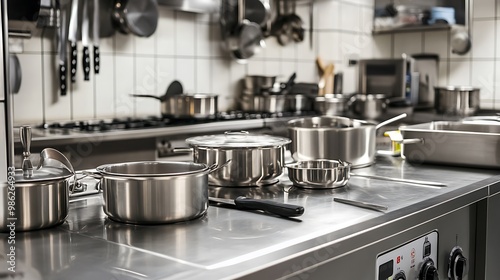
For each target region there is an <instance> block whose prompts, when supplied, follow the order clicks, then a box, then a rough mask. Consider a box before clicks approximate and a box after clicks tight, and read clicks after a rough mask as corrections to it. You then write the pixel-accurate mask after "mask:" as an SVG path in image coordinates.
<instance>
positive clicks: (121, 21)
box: [112, 0, 159, 37]
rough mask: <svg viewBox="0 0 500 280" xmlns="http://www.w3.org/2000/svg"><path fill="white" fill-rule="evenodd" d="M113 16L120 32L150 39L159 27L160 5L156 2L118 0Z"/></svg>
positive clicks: (147, 0) (150, 0) (154, 0)
mask: <svg viewBox="0 0 500 280" xmlns="http://www.w3.org/2000/svg"><path fill="white" fill-rule="evenodd" d="M112 15H113V22H114V25H115V28H116V29H118V31H119V32H121V33H123V34H129V33H132V34H134V35H136V36H139V37H149V36H151V35H153V33H154V32H155V31H156V27H157V26H158V18H159V12H158V3H157V2H156V0H116V2H115V6H114V10H113V13H112Z"/></svg>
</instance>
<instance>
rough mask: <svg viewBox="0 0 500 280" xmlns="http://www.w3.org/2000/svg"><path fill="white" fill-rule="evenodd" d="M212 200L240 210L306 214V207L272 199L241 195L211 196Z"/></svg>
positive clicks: (279, 213) (295, 215) (282, 214)
mask: <svg viewBox="0 0 500 280" xmlns="http://www.w3.org/2000/svg"><path fill="white" fill-rule="evenodd" d="M209 200H210V201H211V202H216V203H220V204H228V205H234V206H236V208H237V209H240V210H261V211H264V212H268V213H271V214H275V215H278V216H282V217H287V218H290V217H298V216H300V215H302V214H304V207H302V206H300V205H293V204H286V203H281V202H276V201H272V200H261V199H253V198H247V197H244V196H239V197H237V198H235V199H226V198H215V197H209Z"/></svg>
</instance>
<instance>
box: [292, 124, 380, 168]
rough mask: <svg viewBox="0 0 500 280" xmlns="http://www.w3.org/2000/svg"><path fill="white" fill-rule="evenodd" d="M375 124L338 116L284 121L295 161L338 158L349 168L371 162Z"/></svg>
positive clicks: (373, 153) (373, 151) (372, 160)
mask: <svg viewBox="0 0 500 280" xmlns="http://www.w3.org/2000/svg"><path fill="white" fill-rule="evenodd" d="M375 132H376V129H375V124H374V123H372V122H367V121H362V120H355V119H349V118H344V117H338V116H322V117H308V118H300V119H295V120H291V121H289V122H288V135H289V137H290V139H291V140H292V144H291V145H290V151H291V153H292V157H293V159H294V160H296V161H304V160H313V159H331V160H335V159H341V160H343V161H347V162H350V163H351V164H352V166H353V167H362V166H367V165H370V164H372V163H373V162H374V161H375V153H376V150H375V140H376V139H375Z"/></svg>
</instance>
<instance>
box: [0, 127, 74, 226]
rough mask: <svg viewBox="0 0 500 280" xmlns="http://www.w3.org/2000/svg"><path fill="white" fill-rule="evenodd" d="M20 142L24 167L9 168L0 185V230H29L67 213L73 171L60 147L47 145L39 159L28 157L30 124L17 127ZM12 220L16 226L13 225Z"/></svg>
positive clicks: (60, 219) (59, 220) (57, 221)
mask: <svg viewBox="0 0 500 280" xmlns="http://www.w3.org/2000/svg"><path fill="white" fill-rule="evenodd" d="M20 134H21V135H20V136H21V143H22V144H23V157H24V159H23V169H12V170H8V172H7V175H8V184H2V185H0V198H1V201H2V205H5V207H2V208H1V209H0V218H1V221H0V232H7V231H29V230H37V229H44V228H48V227H53V226H57V225H59V224H62V223H63V222H64V220H65V219H66V217H67V215H68V210H69V194H70V192H71V190H72V187H73V186H74V184H75V172H74V170H73V167H72V166H71V163H69V161H68V159H67V158H66V157H65V156H64V155H63V154H61V153H60V152H59V151H57V150H55V149H52V148H46V149H44V150H42V152H41V153H40V163H39V165H38V167H36V168H33V165H32V163H31V160H30V151H29V150H30V143H31V128H30V127H29V126H23V127H21V129H20ZM12 222H14V224H15V226H12Z"/></svg>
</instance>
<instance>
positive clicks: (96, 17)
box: [92, 0, 101, 74]
mask: <svg viewBox="0 0 500 280" xmlns="http://www.w3.org/2000/svg"><path fill="white" fill-rule="evenodd" d="M92 30H93V32H92V44H93V45H94V73H95V74H99V70H100V66H101V64H100V62H101V59H100V54H99V31H100V28H99V0H94V13H93V15H92Z"/></svg>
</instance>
